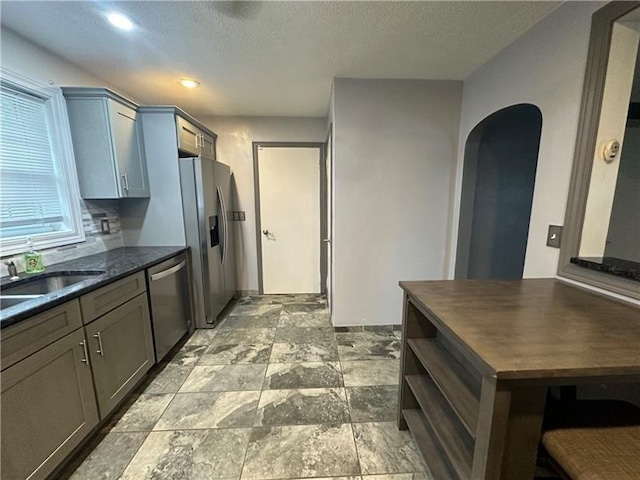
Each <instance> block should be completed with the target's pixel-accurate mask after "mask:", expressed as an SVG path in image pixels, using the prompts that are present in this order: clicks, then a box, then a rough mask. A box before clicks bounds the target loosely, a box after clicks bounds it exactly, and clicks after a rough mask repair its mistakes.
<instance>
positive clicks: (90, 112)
mask: <svg viewBox="0 0 640 480" xmlns="http://www.w3.org/2000/svg"><path fill="white" fill-rule="evenodd" d="M107 107H108V105H107V101H106V100H105V99H104V98H67V112H68V113H69V126H70V127H71V138H72V140H73V152H74V157H75V160H76V169H77V171H78V182H79V184H80V194H81V196H82V198H86V199H94V198H95V199H103V198H119V197H121V196H122V191H121V188H122V187H121V184H120V181H119V180H118V178H119V175H118V171H117V168H116V165H115V164H114V161H113V155H114V154H113V142H112V141H111V136H110V135H109V112H108V108H107Z"/></svg>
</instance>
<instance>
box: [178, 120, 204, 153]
mask: <svg viewBox="0 0 640 480" xmlns="http://www.w3.org/2000/svg"><path fill="white" fill-rule="evenodd" d="M176 126H177V128H178V148H179V149H180V150H183V151H185V152H187V153H190V154H192V155H194V156H198V155H200V153H201V148H200V135H201V132H200V129H198V128H196V127H194V126H193V125H191V124H190V123H189V122H187V121H186V120H185V119H184V118H182V117H176Z"/></svg>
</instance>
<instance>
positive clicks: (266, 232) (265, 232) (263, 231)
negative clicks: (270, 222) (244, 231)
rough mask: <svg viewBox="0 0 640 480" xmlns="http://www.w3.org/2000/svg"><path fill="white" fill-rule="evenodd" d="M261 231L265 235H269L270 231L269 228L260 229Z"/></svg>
mask: <svg viewBox="0 0 640 480" xmlns="http://www.w3.org/2000/svg"><path fill="white" fill-rule="evenodd" d="M262 233H264V234H265V235H266V236H267V237H268V236H269V235H271V232H270V231H269V230H262Z"/></svg>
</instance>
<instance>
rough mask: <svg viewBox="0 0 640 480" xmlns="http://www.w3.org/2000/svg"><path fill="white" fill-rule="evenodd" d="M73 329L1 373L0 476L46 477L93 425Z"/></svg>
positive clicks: (88, 383)
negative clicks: (0, 432)
mask: <svg viewBox="0 0 640 480" xmlns="http://www.w3.org/2000/svg"><path fill="white" fill-rule="evenodd" d="M84 342H85V337H84V332H83V331H82V329H78V330H76V331H74V332H72V333H70V334H68V335H66V336H65V337H63V338H61V339H60V340H57V341H55V342H54V343H52V344H51V345H49V346H47V347H45V348H43V349H42V350H40V351H38V352H36V353H34V354H33V355H31V356H29V357H27V358H26V359H24V360H22V361H21V362H18V363H16V364H15V365H13V366H11V367H9V368H7V369H6V370H4V371H3V372H2V394H1V398H0V401H1V404H2V405H1V411H2V436H1V443H2V450H1V458H2V460H1V464H2V478H3V479H6V480H23V479H25V478H29V479H40V478H46V476H47V475H48V474H50V473H51V472H52V471H53V470H54V469H55V468H56V467H57V466H58V464H59V463H60V462H61V461H62V460H63V459H64V458H65V457H66V456H67V455H68V454H69V453H70V452H71V451H72V450H73V449H74V448H75V447H76V446H77V445H78V444H79V443H80V442H81V441H82V440H83V439H84V438H85V437H86V436H87V435H88V434H89V433H90V432H91V430H92V429H93V428H94V427H95V426H96V425H97V424H98V410H97V408H96V400H95V396H94V390H93V382H92V376H91V368H90V365H89V364H88V363H87V358H86V357H85V354H86V349H85V345H84Z"/></svg>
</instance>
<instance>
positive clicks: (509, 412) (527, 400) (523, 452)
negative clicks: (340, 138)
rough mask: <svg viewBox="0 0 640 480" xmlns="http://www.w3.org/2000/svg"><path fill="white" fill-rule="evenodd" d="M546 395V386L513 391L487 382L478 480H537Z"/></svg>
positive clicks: (476, 466)
mask: <svg viewBox="0 0 640 480" xmlns="http://www.w3.org/2000/svg"><path fill="white" fill-rule="evenodd" d="M546 395H547V388H546V387H527V388H513V389H511V388H509V387H508V384H505V383H502V382H498V381H496V380H495V379H493V378H484V379H483V381H482V393H481V398H480V415H479V418H478V429H477V434H476V445H475V450H474V455H473V469H472V475H471V476H472V478H473V479H474V480H513V479H518V480H529V479H533V476H534V472H535V466H536V456H537V453H538V444H539V442H540V433H541V430H542V418H543V415H544V406H545V401H546Z"/></svg>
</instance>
